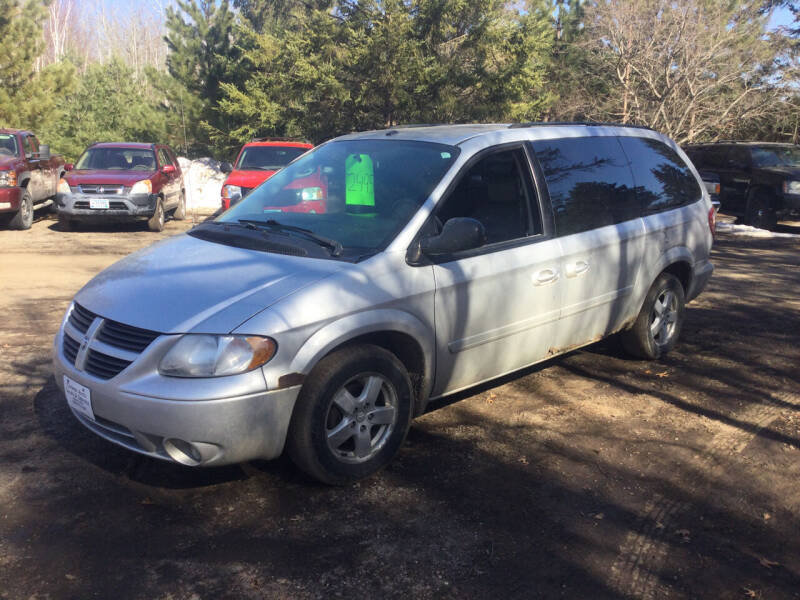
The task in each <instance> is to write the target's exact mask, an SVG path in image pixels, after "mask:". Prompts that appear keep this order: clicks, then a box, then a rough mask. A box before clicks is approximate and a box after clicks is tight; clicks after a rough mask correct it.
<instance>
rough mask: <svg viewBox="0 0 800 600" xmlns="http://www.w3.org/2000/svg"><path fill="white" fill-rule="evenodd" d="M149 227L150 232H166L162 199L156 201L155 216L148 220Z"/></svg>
mask: <svg viewBox="0 0 800 600" xmlns="http://www.w3.org/2000/svg"><path fill="white" fill-rule="evenodd" d="M147 227H148V228H149V229H150V231H156V232H158V231H163V230H164V204H163V203H162V202H161V198H159V199H158V200H157V201H156V210H155V212H154V213H153V216H152V217H150V218H149V219H148V220H147Z"/></svg>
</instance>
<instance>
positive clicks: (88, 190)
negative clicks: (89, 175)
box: [78, 184, 125, 194]
mask: <svg viewBox="0 0 800 600" xmlns="http://www.w3.org/2000/svg"><path fill="white" fill-rule="evenodd" d="M78 191H80V192H81V193H82V194H121V193H123V192H124V191H125V186H124V185H114V184H108V185H100V184H98V185H79V186H78Z"/></svg>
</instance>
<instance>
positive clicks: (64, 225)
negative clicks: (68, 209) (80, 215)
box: [58, 213, 75, 231]
mask: <svg viewBox="0 0 800 600" xmlns="http://www.w3.org/2000/svg"><path fill="white" fill-rule="evenodd" d="M74 228H75V222H74V221H73V220H72V219H70V218H69V215H65V214H64V213H60V214H59V215H58V230H59V231H72V230H73V229H74Z"/></svg>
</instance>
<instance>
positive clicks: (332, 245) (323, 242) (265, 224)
mask: <svg viewBox="0 0 800 600" xmlns="http://www.w3.org/2000/svg"><path fill="white" fill-rule="evenodd" d="M239 223H241V224H242V225H245V226H248V227H252V228H254V229H255V228H258V227H261V228H266V229H271V230H273V231H291V232H293V233H298V234H300V235H303V236H304V237H306V238H308V239H310V240H312V241H314V242H317V243H318V244H319V245H320V246H323V247H325V248H328V249H329V250H330V251H331V256H339V255H340V254H341V253H342V250H343V247H342V244H341V242H338V241H337V240H332V239H331V238H327V237H324V236H322V235H317V234H316V233H314V232H313V231H311V230H310V229H305V228H303V227H295V226H294V225H284V224H283V223H279V222H278V221H276V220H275V219H267V220H266V221H257V220H255V219H239Z"/></svg>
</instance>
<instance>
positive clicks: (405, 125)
mask: <svg viewBox="0 0 800 600" xmlns="http://www.w3.org/2000/svg"><path fill="white" fill-rule="evenodd" d="M452 124H453V123H403V124H402V125H392V126H391V127H387V129H414V128H415V127H440V126H442V125H452Z"/></svg>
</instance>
